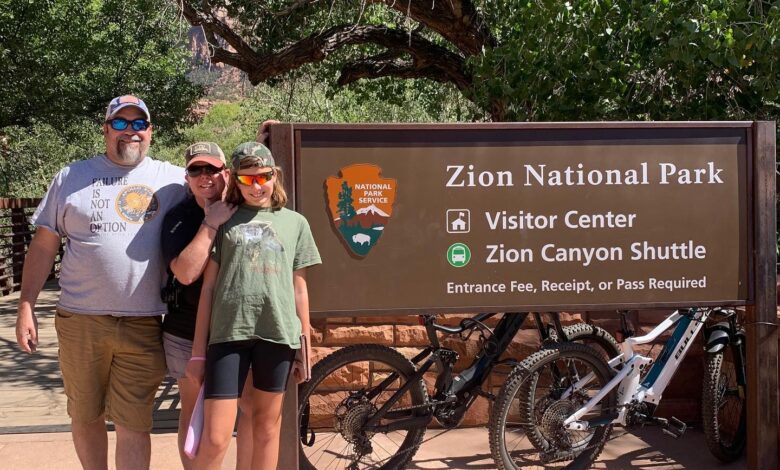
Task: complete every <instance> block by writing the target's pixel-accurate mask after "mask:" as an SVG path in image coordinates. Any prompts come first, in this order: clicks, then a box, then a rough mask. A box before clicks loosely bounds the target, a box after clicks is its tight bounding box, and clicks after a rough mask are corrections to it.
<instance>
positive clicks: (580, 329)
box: [563, 323, 620, 360]
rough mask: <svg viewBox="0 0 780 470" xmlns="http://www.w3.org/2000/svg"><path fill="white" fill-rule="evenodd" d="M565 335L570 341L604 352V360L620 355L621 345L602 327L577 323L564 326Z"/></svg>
mask: <svg viewBox="0 0 780 470" xmlns="http://www.w3.org/2000/svg"><path fill="white" fill-rule="evenodd" d="M563 331H564V333H566V337H567V338H568V339H569V341H573V342H577V343H581V344H585V345H588V346H590V347H592V348H594V349H600V350H601V352H603V359H604V360H609V359H612V358H613V357H615V356H618V355H619V354H620V344H619V343H618V342H617V340H616V339H615V337H614V336H612V335H611V334H609V332H607V330H605V329H604V328H601V327H600V326H596V325H591V324H590V323H575V324H573V325H569V326H564V327H563Z"/></svg>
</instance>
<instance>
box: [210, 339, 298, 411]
mask: <svg viewBox="0 0 780 470" xmlns="http://www.w3.org/2000/svg"><path fill="white" fill-rule="evenodd" d="M295 352H296V350H295V349H292V348H290V347H289V346H288V345H286V344H278V343H272V342H270V341H265V340H261V339H252V340H247V341H231V342H227V343H217V344H212V345H210V346H209V347H208V350H207V352H206V376H205V385H204V386H205V390H204V397H205V398H237V397H240V396H241V391H242V389H243V388H244V382H245V381H246V376H247V374H248V373H249V368H250V367H251V368H252V385H254V387H255V388H256V389H258V390H262V391H264V392H284V390H285V389H286V388H287V378H288V377H289V376H290V370H291V369H292V366H293V361H294V360H295Z"/></svg>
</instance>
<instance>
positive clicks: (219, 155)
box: [184, 142, 226, 168]
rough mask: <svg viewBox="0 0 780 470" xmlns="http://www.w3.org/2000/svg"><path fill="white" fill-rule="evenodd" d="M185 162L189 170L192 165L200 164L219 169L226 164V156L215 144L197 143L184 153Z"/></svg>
mask: <svg viewBox="0 0 780 470" xmlns="http://www.w3.org/2000/svg"><path fill="white" fill-rule="evenodd" d="M184 162H185V166H186V167H188V168H189V166H190V165H191V164H193V163H198V162H203V163H208V164H209V165H214V166H215V167H217V168H223V167H224V166H225V163H226V162H225V154H224V153H223V152H222V149H221V148H219V145H217V144H215V143H214V142H197V143H195V144H192V145H190V146H189V147H187V150H185V151H184Z"/></svg>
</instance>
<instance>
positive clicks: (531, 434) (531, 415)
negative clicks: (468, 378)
mask: <svg viewBox="0 0 780 470" xmlns="http://www.w3.org/2000/svg"><path fill="white" fill-rule="evenodd" d="M555 361H563V362H567V361H577V362H578V363H579V364H580V368H581V369H582V370H580V369H577V373H578V374H580V373H582V374H587V373H589V372H593V373H594V374H595V377H596V379H597V382H598V383H597V384H594V385H597V386H598V388H601V387H603V386H604V385H606V384H607V383H608V382H609V380H610V379H611V378H612V370H611V369H610V368H609V366H608V365H607V363H606V361H605V360H604V359H603V358H602V357H601V354H600V352H597V351H594V350H593V349H592V348H590V347H588V346H585V345H582V344H577V343H570V342H567V343H559V344H556V345H551V346H549V347H548V348H546V349H542V350H540V351H537V352H536V353H534V354H532V355H531V356H529V357H528V358H526V359H525V360H524V361H522V362H521V363H520V364H519V365H518V366H516V367H515V368H514V369H513V370H512V372H511V373H510V375H509V377H508V379H507V381H506V383H505V384H504V386H503V387H502V388H501V391H500V392H499V394H498V396H497V398H496V402H495V406H494V408H493V412H492V413H491V415H490V422H489V424H488V428H489V436H490V450H491V454H492V456H493V459H494V460H495V463H496V466H497V468H498V469H500V470H516V469H520V468H523V469H525V468H533V467H534V466H535V465H538V466H539V467H540V468H550V467H549V465H550V464H551V463H552V462H551V461H550V460H551V459H550V458H545V457H543V455H545V454H546V455H547V456H550V455H553V454H555V452H556V450H558V451H561V449H556V443H555V442H552V440H551V439H549V437H550V436H549V435H550V434H556V435H557V436H559V437H560V438H561V439H568V438H567V437H565V436H567V435H570V434H573V433H574V432H572V431H568V430H565V429H564V428H563V427H562V426H561V425H560V422H561V421H562V420H563V419H564V418H565V417H567V416H569V415H570V414H571V413H573V412H574V411H576V410H577V409H579V408H580V406H582V404H584V403H585V401H587V399H586V398H585V397H583V396H579V395H577V396H575V395H574V394H572V395H571V399H558V400H554V401H549V397H548V398H542V397H539V399H538V400H537V397H536V386H537V385H538V383H539V378H540V375H541V374H542V372H543V371H544V370H545V368H546V367H547V366H548V365H550V364H551V363H553V362H555ZM571 365H572V364H571V363H570V364H568V365H567V367H571ZM574 367H575V368H576V367H577V366H576V365H574ZM571 380H574V378H571V377H570V382H571ZM546 399H548V401H545V400H546ZM516 400H517V401H516ZM615 401H616V393H615V391H612V392H610V393H609V394H608V395H607V396H606V397H605V398H604V400H603V401H602V402H601V410H600V411H599V415H600V416H604V415H605V413H607V412H608V410H613V409H614V407H615ZM515 404H516V405H518V410H517V412H518V416H519V419H518V423H517V426H512V429H513V430H516V431H518V432H520V433H524V434H525V436H526V437H527V438H528V443H527V444H523V445H524V447H523V448H522V450H519V449H518V450H517V452H518V454H517V455H518V457H517V458H521V457H522V458H524V459H525V460H524V461H523V462H515V456H513V455H511V454H512V453H513V452H515V449H509V448H508V446H507V440H506V433H507V428H508V424H507V423H508V422H507V420H508V417H509V415H510V412H511V411H513V407H514V406H515ZM539 404H544V407H543V408H539ZM540 414H541V418H542V421H543V422H542V423H540V422H539V420H538V419H537V417H539V416H540ZM545 420H547V421H546V422H545ZM611 431H612V424H611V423H610V424H606V425H603V426H597V427H596V428H595V429H594V431H593V433H592V434H591V435H590V436H589V437H583V439H582V440H581V441H578V442H577V444H576V445H572V446H571V448H570V449H563V451H562V454H561V455H563V454H566V455H568V456H570V457H571V458H570V459H569V458H563V460H562V461H560V462H558V463H560V464H561V465H562V467H561V468H568V469H584V468H588V467H589V466H590V465H591V464H592V463H593V462H594V461H595V460H596V458H598V456H599V454H600V453H601V451H602V450H603V448H604V445H605V444H606V441H607V439H608V438H609V434H610V432H611ZM575 432H579V431H575ZM520 439H522V437H521V438H520ZM518 445H519V444H518ZM534 455H538V457H537V459H536V460H534Z"/></svg>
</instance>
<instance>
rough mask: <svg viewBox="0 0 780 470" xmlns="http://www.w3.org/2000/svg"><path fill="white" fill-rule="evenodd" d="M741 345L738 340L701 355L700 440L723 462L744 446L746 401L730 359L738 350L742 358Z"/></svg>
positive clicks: (735, 454)
mask: <svg viewBox="0 0 780 470" xmlns="http://www.w3.org/2000/svg"><path fill="white" fill-rule="evenodd" d="M737 348H739V349H737ZM744 348H745V343H744V342H741V343H740V345H739V346H736V345H728V346H727V347H725V348H723V349H722V350H721V351H719V352H716V353H708V354H706V355H705V356H706V357H705V360H706V364H705V370H704V384H703V387H702V388H703V389H702V407H701V408H702V410H701V415H702V420H703V425H704V426H703V427H704V439H705V441H706V442H707V447H709V449H710V452H712V455H714V456H715V457H716V458H717V459H718V460H721V461H723V462H733V461H734V460H737V459H738V458H739V457H740V456H741V455H742V451H743V450H744V449H745V440H746V437H747V436H746V426H747V404H746V403H745V389H744V386H743V387H742V390H740V386H739V384H738V383H737V370H736V368H737V361H735V360H734V354H735V353H737V352H738V351H739V350H741V354H742V357H743V358H744V357H745V350H744Z"/></svg>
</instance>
